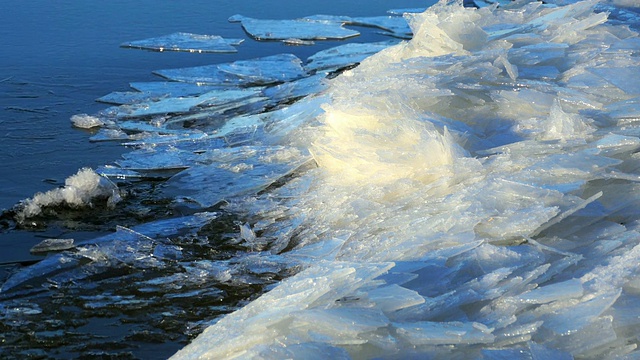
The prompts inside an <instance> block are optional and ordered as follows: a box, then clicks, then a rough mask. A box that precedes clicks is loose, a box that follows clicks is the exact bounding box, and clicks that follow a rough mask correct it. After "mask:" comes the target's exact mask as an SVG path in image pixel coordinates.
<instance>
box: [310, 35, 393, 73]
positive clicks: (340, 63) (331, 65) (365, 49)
mask: <svg viewBox="0 0 640 360" xmlns="http://www.w3.org/2000/svg"><path fill="white" fill-rule="evenodd" d="M395 43H396V42H394V41H385V42H379V43H349V44H345V45H339V46H336V47H333V48H330V49H327V50H322V51H320V52H317V53H315V54H313V55H311V56H310V57H309V58H307V64H306V65H305V66H304V68H305V70H307V71H308V72H312V71H319V70H326V71H335V70H338V69H341V68H345V67H347V66H350V65H354V64H358V63H360V61H362V60H364V59H366V58H367V57H369V56H371V55H373V54H375V53H377V52H379V51H381V50H383V49H386V48H388V47H389V46H391V45H394V44H395Z"/></svg>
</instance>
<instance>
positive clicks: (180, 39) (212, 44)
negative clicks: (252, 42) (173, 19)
mask: <svg viewBox="0 0 640 360" xmlns="http://www.w3.org/2000/svg"><path fill="white" fill-rule="evenodd" d="M242 42H243V39H225V38H223V37H221V36H218V35H199V34H191V33H184V32H177V33H173V34H169V35H165V36H160V37H155V38H150V39H145V40H136V41H130V42H125V43H123V44H121V45H120V46H122V47H126V48H133V49H144V50H155V51H186V52H197V53H234V52H237V51H238V50H237V49H236V48H235V46H238V45H240V44H241V43H242Z"/></svg>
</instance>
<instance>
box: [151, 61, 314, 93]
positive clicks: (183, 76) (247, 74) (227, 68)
mask: <svg viewBox="0 0 640 360" xmlns="http://www.w3.org/2000/svg"><path fill="white" fill-rule="evenodd" d="M301 63H302V61H301V60H300V59H298V58H297V57H296V56H295V55H291V54H279V55H273V56H268V57H264V58H259V59H253V60H238V61H235V62H232V63H228V64H218V65H208V66H198V67H192V68H182V69H170V70H158V71H155V72H154V73H155V74H157V75H160V76H162V77H165V78H167V79H170V80H175V81H183V82H189V83H196V84H207V85H227V86H231V85H234V86H255V85H266V84H273V83H280V82H284V81H291V80H295V79H298V78H301V77H304V76H306V75H307V74H306V72H305V71H304V69H302V66H301Z"/></svg>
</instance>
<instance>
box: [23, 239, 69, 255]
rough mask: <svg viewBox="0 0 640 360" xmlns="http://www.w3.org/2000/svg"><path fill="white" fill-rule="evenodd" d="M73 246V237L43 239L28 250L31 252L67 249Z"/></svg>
mask: <svg viewBox="0 0 640 360" xmlns="http://www.w3.org/2000/svg"><path fill="white" fill-rule="evenodd" d="M73 247H74V245H73V239H45V240H43V241H41V242H39V243H38V244H36V245H34V246H33V247H32V248H31V250H29V251H30V252H32V253H43V252H49V251H60V250H67V249H71V248H73Z"/></svg>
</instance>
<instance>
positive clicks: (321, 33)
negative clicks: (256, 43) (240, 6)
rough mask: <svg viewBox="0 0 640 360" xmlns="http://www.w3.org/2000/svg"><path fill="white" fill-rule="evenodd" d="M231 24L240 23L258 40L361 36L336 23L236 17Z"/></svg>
mask: <svg viewBox="0 0 640 360" xmlns="http://www.w3.org/2000/svg"><path fill="white" fill-rule="evenodd" d="M229 21H231V22H239V23H241V24H242V28H243V29H244V30H245V31H246V32H247V33H249V35H251V36H252V37H253V38H255V39H257V40H287V39H300V40H341V39H347V38H350V37H354V36H358V35H360V33H359V32H357V31H355V30H351V29H346V28H344V27H343V26H342V23H340V22H335V21H314V20H306V19H299V20H261V19H252V18H249V17H245V16H241V15H234V16H232V17H230V18H229Z"/></svg>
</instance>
